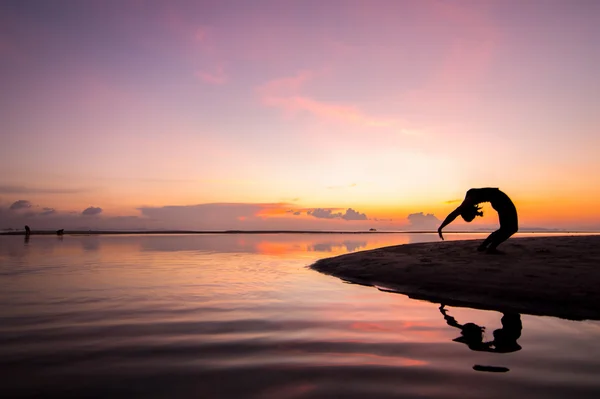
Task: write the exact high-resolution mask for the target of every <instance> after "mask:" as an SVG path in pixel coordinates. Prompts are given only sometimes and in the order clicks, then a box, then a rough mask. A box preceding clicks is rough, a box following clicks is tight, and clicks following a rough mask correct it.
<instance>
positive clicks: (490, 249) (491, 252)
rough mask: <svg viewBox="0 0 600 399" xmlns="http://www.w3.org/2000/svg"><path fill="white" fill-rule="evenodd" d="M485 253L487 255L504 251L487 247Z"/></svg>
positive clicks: (501, 253)
mask: <svg viewBox="0 0 600 399" xmlns="http://www.w3.org/2000/svg"><path fill="white" fill-rule="evenodd" d="M485 253H486V254H488V255H504V252H502V251H498V250H497V249H496V248H488V249H487V250H486V251H485Z"/></svg>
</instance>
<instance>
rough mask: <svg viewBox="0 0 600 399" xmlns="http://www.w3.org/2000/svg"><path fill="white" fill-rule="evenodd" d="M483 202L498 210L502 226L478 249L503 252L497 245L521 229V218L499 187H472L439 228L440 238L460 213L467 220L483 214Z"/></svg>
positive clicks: (488, 251) (494, 252) (469, 220)
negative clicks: (445, 228) (481, 207)
mask: <svg viewBox="0 0 600 399" xmlns="http://www.w3.org/2000/svg"><path fill="white" fill-rule="evenodd" d="M482 202H489V203H490V204H491V205H492V208H494V209H495V210H496V212H498V217H499V219H500V228H499V229H498V230H496V231H494V232H493V233H492V234H490V235H489V236H488V237H487V238H486V239H485V240H484V241H483V243H481V245H480V246H479V247H478V248H477V250H478V251H486V252H487V253H491V254H497V253H501V252H500V251H498V250H497V249H496V247H497V246H498V245H500V244H501V243H503V242H504V241H506V240H508V238H509V237H510V236H512V235H513V234H515V233H516V232H517V231H518V230H519V220H518V217H517V208H516V207H515V204H513V202H512V201H511V200H510V198H509V197H508V195H506V194H505V193H503V192H502V191H500V189H498V188H491V187H486V188H472V189H470V190H469V191H467V195H466V196H465V199H464V200H463V202H462V203H461V204H460V205H459V206H458V208H456V209H455V210H453V211H452V212H451V213H450V214H449V215H448V216H447V217H446V219H445V220H444V221H443V222H442V224H441V225H440V227H439V228H438V234H439V236H440V238H441V239H442V240H443V239H444V236H443V235H442V229H443V228H444V227H446V226H447V225H449V224H450V223H452V222H453V221H454V219H456V218H457V217H458V215H460V216H461V217H462V218H463V219H464V220H465V222H471V221H473V219H475V217H476V216H483V212H482V211H481V210H480V207H479V204H481V203H482Z"/></svg>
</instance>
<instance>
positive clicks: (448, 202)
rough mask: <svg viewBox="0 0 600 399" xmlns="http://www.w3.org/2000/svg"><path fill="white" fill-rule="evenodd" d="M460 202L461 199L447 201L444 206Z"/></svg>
mask: <svg viewBox="0 0 600 399" xmlns="http://www.w3.org/2000/svg"><path fill="white" fill-rule="evenodd" d="M461 201H462V200H461V199H453V200H448V201H446V202H445V203H446V204H454V203H456V202H461Z"/></svg>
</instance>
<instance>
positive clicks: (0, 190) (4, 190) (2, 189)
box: [0, 185, 85, 194]
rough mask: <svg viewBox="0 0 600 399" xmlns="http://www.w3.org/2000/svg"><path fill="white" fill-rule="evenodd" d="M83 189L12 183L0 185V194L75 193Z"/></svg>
mask: <svg viewBox="0 0 600 399" xmlns="http://www.w3.org/2000/svg"><path fill="white" fill-rule="evenodd" d="M83 191H85V190H81V189H70V188H39V187H26V186H14V185H0V194H77V193H81V192H83Z"/></svg>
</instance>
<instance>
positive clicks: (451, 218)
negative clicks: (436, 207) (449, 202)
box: [438, 206, 460, 240]
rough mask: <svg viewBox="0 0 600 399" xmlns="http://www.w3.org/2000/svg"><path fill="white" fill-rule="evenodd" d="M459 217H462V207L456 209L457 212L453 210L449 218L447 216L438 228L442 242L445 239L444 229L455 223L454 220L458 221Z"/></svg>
mask: <svg viewBox="0 0 600 399" xmlns="http://www.w3.org/2000/svg"><path fill="white" fill-rule="evenodd" d="M458 215H460V206H459V207H458V208H456V209H455V210H453V211H452V212H450V214H449V215H448V216H446V219H444V221H443V222H442V224H441V225H440V227H439V228H438V234H439V236H440V238H441V239H442V240H443V239H444V236H443V235H442V229H443V228H444V227H446V226H447V225H449V224H450V223H452V222H453V221H454V219H456V218H457V217H458Z"/></svg>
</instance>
